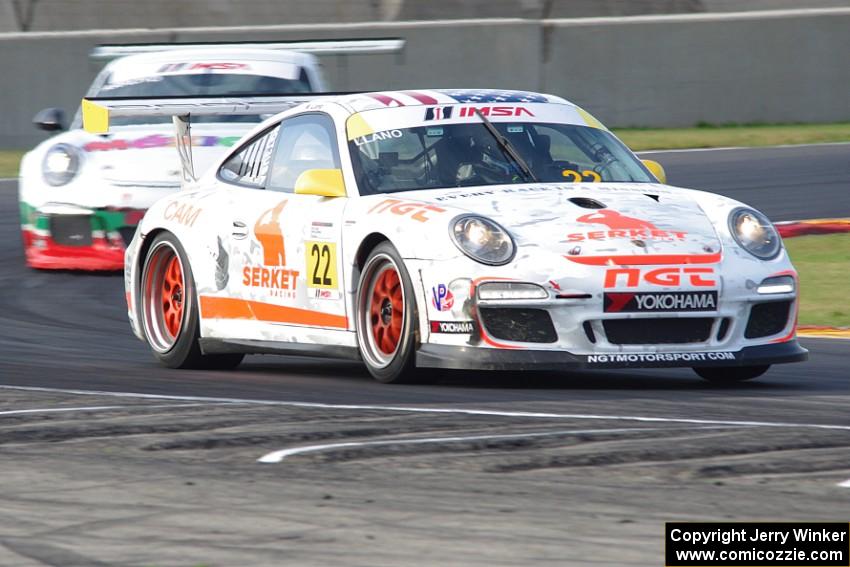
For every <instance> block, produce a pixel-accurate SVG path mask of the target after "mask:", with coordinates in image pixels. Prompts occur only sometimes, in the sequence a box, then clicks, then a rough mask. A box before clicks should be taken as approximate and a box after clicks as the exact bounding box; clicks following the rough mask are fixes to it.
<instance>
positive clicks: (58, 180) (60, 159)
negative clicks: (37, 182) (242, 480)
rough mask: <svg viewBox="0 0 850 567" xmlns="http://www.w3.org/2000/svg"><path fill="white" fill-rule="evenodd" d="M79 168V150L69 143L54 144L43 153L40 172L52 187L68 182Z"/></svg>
mask: <svg viewBox="0 0 850 567" xmlns="http://www.w3.org/2000/svg"><path fill="white" fill-rule="evenodd" d="M79 170H80V151H79V150H78V149H77V148H75V147H74V146H71V145H69V144H56V145H55V146H53V147H52V148H50V149H49V150H47V153H46V154H44V160H43V161H42V162H41V173H42V175H43V176H44V180H45V181H46V182H47V183H48V184H49V185H53V186H54V187H56V186H59V185H65V184H66V183H68V182H70V181H71V180H72V179H73V178H74V177H75V176H76V175H77V173H78V172H79Z"/></svg>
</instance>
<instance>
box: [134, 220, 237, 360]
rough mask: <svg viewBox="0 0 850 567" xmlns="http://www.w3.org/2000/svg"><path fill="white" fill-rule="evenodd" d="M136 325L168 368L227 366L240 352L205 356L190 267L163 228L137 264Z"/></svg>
mask: <svg viewBox="0 0 850 567" xmlns="http://www.w3.org/2000/svg"><path fill="white" fill-rule="evenodd" d="M141 284H142V285H141V302H140V304H141V323H142V330H143V332H144V335H145V340H146V341H147V343H148V345H149V346H150V347H151V350H152V351H153V354H154V356H155V357H156V358H157V359H158V360H159V361H160V363H162V364H163V365H164V366H167V367H168V368H207V369H222V370H223V369H231V368H235V367H236V366H238V365H239V363H240V362H242V358H244V356H245V355H244V354H215V355H204V354H203V353H202V352H201V347H200V345H199V343H198V339H199V337H200V322H199V321H200V317H199V315H198V300H197V294H196V293H195V281H194V278H193V276H192V268H191V266H190V265H189V261H188V259H187V257H186V252H185V250H183V246H181V244H180V242H179V241H178V240H177V238H176V237H175V236H174V235H173V234H171V233H168V232H163V233H161V234H159V235H158V236H157V237H156V238H155V239H154V241H153V242H152V243H151V246H150V249H149V250H148V253H147V256H146V257H145V262H144V266H143V268H142V281H141Z"/></svg>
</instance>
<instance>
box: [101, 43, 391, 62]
mask: <svg viewBox="0 0 850 567" xmlns="http://www.w3.org/2000/svg"><path fill="white" fill-rule="evenodd" d="M404 44H405V40H403V39H400V38H396V37H386V38H374V39H318V40H301V41H251V42H227V41H224V42H220V41H217V42H193V43H133V44H105V45H98V46H97V47H95V48H94V49H92V51H91V53H90V55H89V57H90V58H91V59H93V60H95V61H110V60H112V59H117V58H118V57H124V56H125V55H135V54H137V53H153V52H157V51H169V50H172V49H209V48H211V47H236V48H249V49H251V48H253V49H285V50H289V51H298V52H300V53H311V54H313V55H370V54H381V53H401V51H402V50H403V49H404Z"/></svg>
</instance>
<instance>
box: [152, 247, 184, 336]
mask: <svg viewBox="0 0 850 567" xmlns="http://www.w3.org/2000/svg"><path fill="white" fill-rule="evenodd" d="M148 258H149V259H148V262H147V265H146V267H145V272H144V275H143V278H142V279H143V281H142V321H143V323H144V327H145V335H146V336H147V339H148V342H149V343H150V345H151V347H152V348H153V349H154V350H155V351H157V352H167V351H169V350H171V348H172V347H173V346H174V343H175V342H176V341H177V339H178V338H179V337H180V331H181V330H182V329H183V321H184V320H185V319H186V311H187V305H188V303H187V297H186V277H185V275H184V270H183V264H182V262H181V260H180V255H179V254H178V253H177V250H175V249H174V247H173V246H172V245H171V243H170V242H168V241H161V242H159V243H158V244H157V245H156V247H155V248H154V249H153V250H151V252H150V254H149V256H148Z"/></svg>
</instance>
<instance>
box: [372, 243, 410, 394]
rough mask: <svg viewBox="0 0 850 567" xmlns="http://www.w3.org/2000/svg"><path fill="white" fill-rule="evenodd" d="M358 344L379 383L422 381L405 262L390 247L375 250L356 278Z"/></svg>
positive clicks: (382, 246) (388, 245) (408, 277)
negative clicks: (417, 370) (357, 283)
mask: <svg viewBox="0 0 850 567" xmlns="http://www.w3.org/2000/svg"><path fill="white" fill-rule="evenodd" d="M356 314H357V315H356V328H357V344H358V346H359V348H360V355H361V357H362V358H363V362H365V364H366V368H367V369H368V370H369V373H370V374H371V375H372V377H374V378H375V380H377V381H378V382H383V383H395V384H397V383H402V382H408V383H410V382H417V381H420V379H421V375H420V374H419V373H417V372H416V368H415V358H416V347H417V342H418V341H417V335H416V328H417V324H418V321H419V316H418V312H417V309H416V298H415V296H414V294H413V285H412V284H411V282H410V276H409V275H408V274H407V270H406V269H405V267H404V261H403V260H402V259H401V256H400V255H399V253H398V252H397V251H396V249H395V247H394V246H393V245H392V244H390V243H389V242H382V243H380V244H378V245H377V246H376V247H375V248H374V249H373V250H372V252H371V253H370V254H369V256H368V258H367V259H366V262H365V264H364V265H363V270H362V271H361V274H360V282H359V286H358V289H357V303H356Z"/></svg>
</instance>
